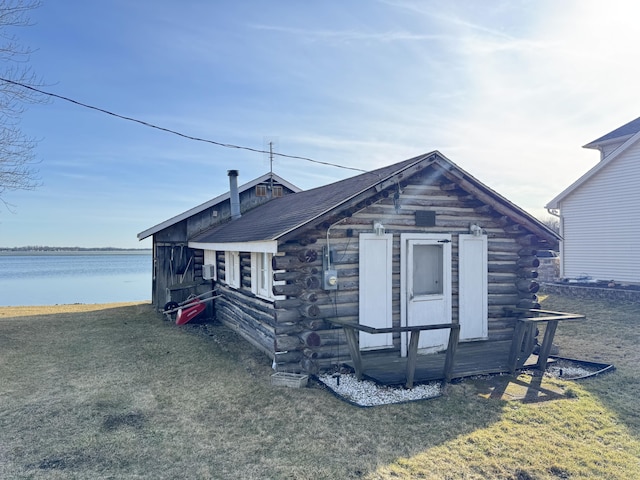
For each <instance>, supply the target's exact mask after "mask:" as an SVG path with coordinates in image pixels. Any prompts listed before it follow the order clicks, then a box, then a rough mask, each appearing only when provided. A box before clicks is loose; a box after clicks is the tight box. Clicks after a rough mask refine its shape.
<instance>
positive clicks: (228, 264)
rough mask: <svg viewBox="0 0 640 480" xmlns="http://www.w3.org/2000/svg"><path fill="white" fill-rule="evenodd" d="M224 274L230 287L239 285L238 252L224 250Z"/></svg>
mask: <svg viewBox="0 0 640 480" xmlns="http://www.w3.org/2000/svg"><path fill="white" fill-rule="evenodd" d="M224 271H225V273H224V275H225V277H224V278H225V280H226V282H227V284H228V285H229V286H230V287H235V288H239V287H240V252H224Z"/></svg>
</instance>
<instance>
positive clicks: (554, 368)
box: [545, 360, 601, 380]
mask: <svg viewBox="0 0 640 480" xmlns="http://www.w3.org/2000/svg"><path fill="white" fill-rule="evenodd" d="M600 370H601V368H599V367H589V366H583V365H578V364H577V363H573V362H570V361H567V360H558V361H557V362H554V363H552V364H550V365H548V366H547V370H546V371H545V375H548V376H550V377H556V378H564V379H567V380H571V379H574V378H583V377H587V376H589V375H593V374H594V373H597V372H599V371H600Z"/></svg>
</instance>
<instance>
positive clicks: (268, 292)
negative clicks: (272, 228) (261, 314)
mask: <svg viewBox="0 0 640 480" xmlns="http://www.w3.org/2000/svg"><path fill="white" fill-rule="evenodd" d="M272 259H273V254H272V253H266V252H252V253H251V292H252V293H253V294H254V295H255V296H257V297H260V298H264V299H266V300H280V299H284V298H286V296H284V295H274V294H273V286H274V285H281V284H284V283H285V282H284V281H274V280H273V274H274V273H275V272H274V270H273V267H272V263H271V262H272Z"/></svg>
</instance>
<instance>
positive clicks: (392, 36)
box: [249, 24, 446, 43]
mask: <svg viewBox="0 0 640 480" xmlns="http://www.w3.org/2000/svg"><path fill="white" fill-rule="evenodd" d="M249 27H250V28H253V29H255V30H264V31H270V32H277V33H283V34H287V35H293V36H297V37H302V39H303V40H305V41H320V40H322V41H333V42H335V43H343V42H372V41H373V42H380V43H391V42H413V41H420V42H423V41H434V40H439V41H440V40H446V36H443V35H433V34H422V33H413V32H408V31H403V30H396V31H386V32H360V31H356V30H350V31H346V30H307V29H301V28H292V27H280V26H275V25H257V24H253V25H249Z"/></svg>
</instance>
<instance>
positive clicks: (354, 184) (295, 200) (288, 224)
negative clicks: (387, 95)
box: [189, 152, 433, 243]
mask: <svg viewBox="0 0 640 480" xmlns="http://www.w3.org/2000/svg"><path fill="white" fill-rule="evenodd" d="M432 153H433V152H432ZM432 153H428V154H426V155H420V156H419V157H414V158H411V159H409V160H405V161H403V162H400V163H396V164H394V165H389V166H387V167H384V168H380V169H378V170H372V171H371V172H367V173H363V174H361V175H357V176H355V177H351V178H347V179H345V180H341V181H338V182H335V183H331V184H329V185H324V186H322V187H318V188H314V189H311V190H304V191H302V192H298V193H295V194H290V195H285V196H284V197H281V198H276V199H274V200H271V201H270V202H267V203H265V204H263V205H261V206H260V207H258V208H255V209H253V210H249V211H248V212H246V213H244V214H243V215H242V217H241V218H239V219H238V220H234V221H231V222H228V223H225V224H223V225H220V226H217V227H214V228H212V229H210V230H206V231H204V232H202V233H200V234H198V235H196V236H195V237H193V238H191V239H189V241H191V242H196V243H228V242H238V241H241V242H255V241H265V240H275V239H277V238H279V237H280V236H282V235H284V234H285V233H287V232H289V231H291V230H293V229H295V228H297V227H300V226H302V225H304V224H305V223H307V222H309V221H310V220H312V219H314V218H316V217H318V216H319V215H322V214H323V213H325V212H327V211H329V210H331V209H333V208H335V207H337V206H339V205H340V204H342V203H343V202H345V201H347V200H349V199H350V198H351V197H353V196H355V195H357V194H359V193H360V192H363V191H364V190H367V189H368V188H371V187H372V186H374V185H376V184H378V183H380V182H381V181H383V180H385V179H386V178H388V177H390V176H393V175H394V174H396V173H398V172H399V171H401V170H403V169H405V168H408V167H410V166H411V165H413V164H415V163H418V162H420V161H421V160H424V159H425V158H427V157H428V156H429V155H432Z"/></svg>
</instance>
